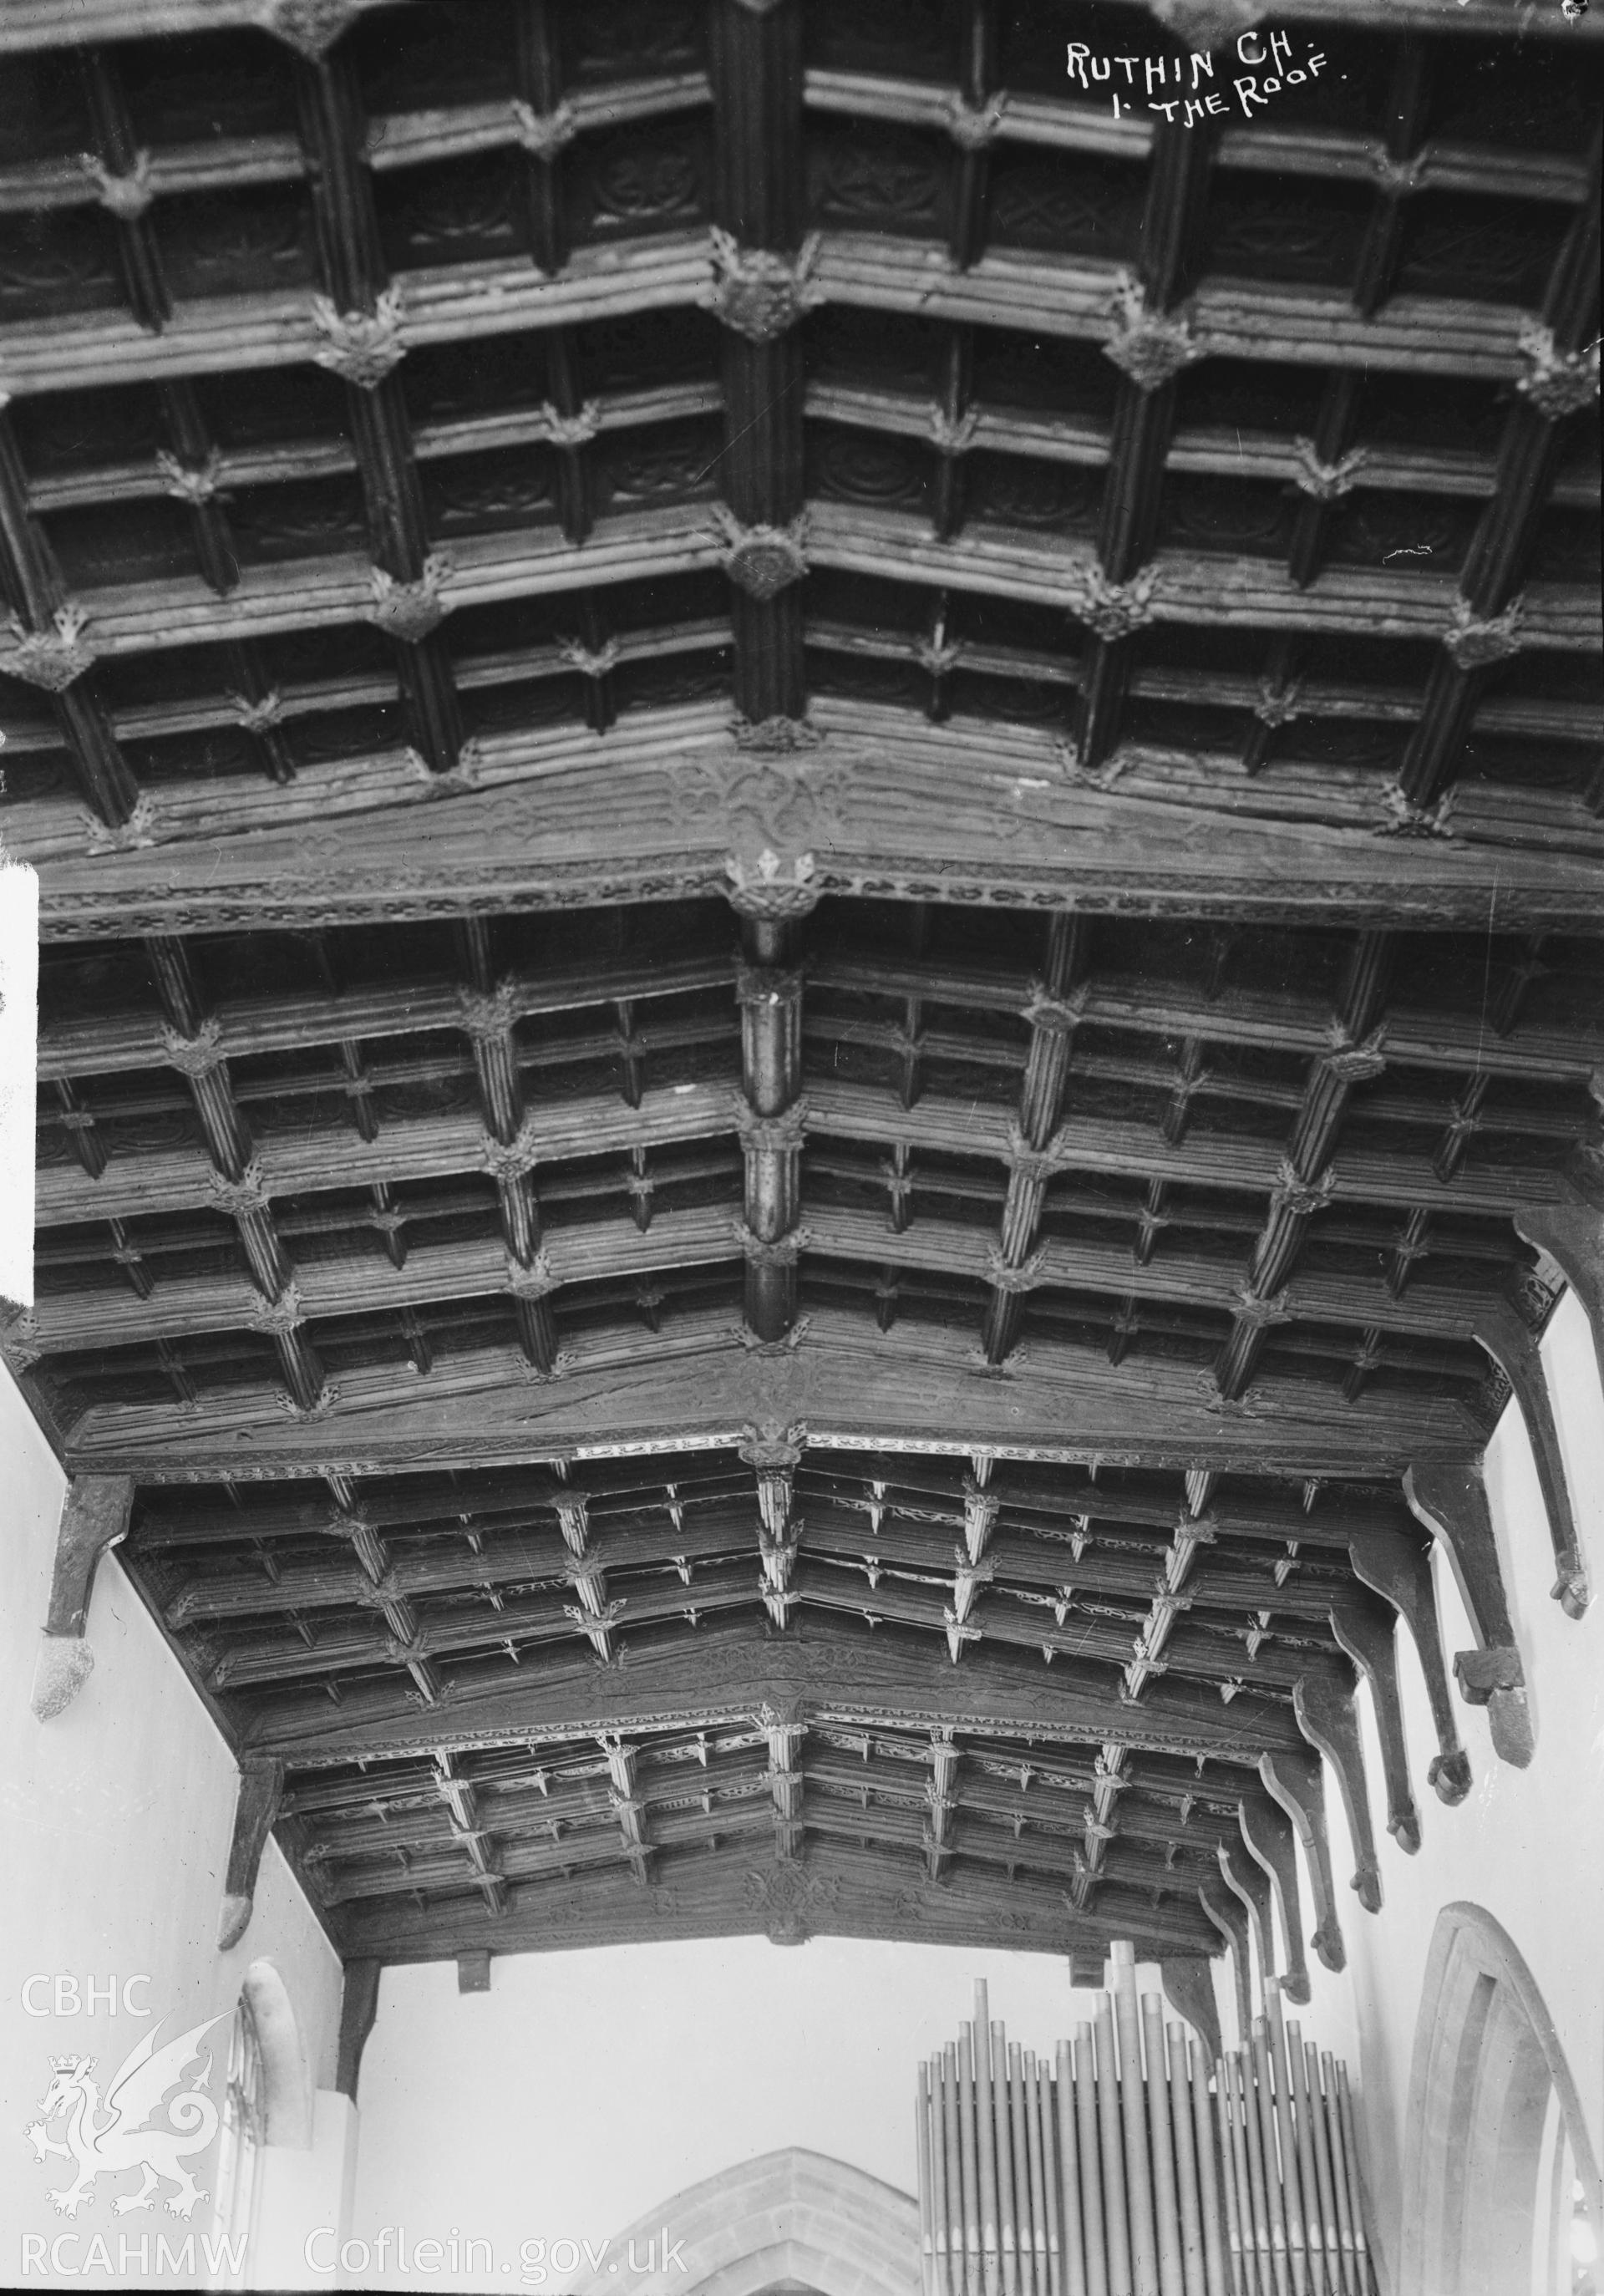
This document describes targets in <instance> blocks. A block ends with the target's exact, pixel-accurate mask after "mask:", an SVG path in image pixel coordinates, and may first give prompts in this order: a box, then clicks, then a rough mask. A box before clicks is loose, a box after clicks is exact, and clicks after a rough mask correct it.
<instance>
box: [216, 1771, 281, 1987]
mask: <svg viewBox="0 0 1604 2296" xmlns="http://www.w3.org/2000/svg"><path fill="white" fill-rule="evenodd" d="M283 1791H284V1765H283V1764H282V1762H280V1761H275V1760H268V1761H251V1760H246V1761H244V1762H242V1763H241V1765H240V1791H239V1798H238V1800H236V1802H235V1804H234V1823H233V1841H231V1842H230V1844H229V1849H228V1872H227V1874H226V1876H225V1881H224V1883H223V1910H222V1912H221V1914H220V1915H218V1919H217V1951H218V1952H219V1953H227V1952H228V1950H229V1948H231V1947H233V1946H236V1945H238V1944H239V1942H240V1939H241V1938H242V1937H243V1936H244V1934H245V1932H246V1931H247V1929H248V1928H249V1927H250V1916H251V1913H252V1911H253V1909H254V1907H255V1902H256V1885H257V1874H258V1870H259V1869H260V1866H261V1863H262V1851H263V1849H265V1848H266V1842H267V1836H268V1835H269V1834H270V1833H272V1831H273V1821H274V1818H275V1817H276V1816H278V1807H279V1802H280V1800H281V1798H282V1794H283Z"/></svg>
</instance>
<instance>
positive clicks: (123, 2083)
mask: <svg viewBox="0 0 1604 2296" xmlns="http://www.w3.org/2000/svg"><path fill="white" fill-rule="evenodd" d="M221 2021H222V2020H221V2019H220V2018H217V2017H209V2018H208V2019H207V2021H206V2022H205V2023H204V2024H203V2025H192V2027H191V2028H190V2030H189V2031H188V2032H187V2033H180V2034H179V2035H178V2037H177V2038H176V2040H171V2041H168V2042H167V2043H165V2044H164V2046H162V2047H161V2048H160V2049H159V2048H158V2047H157V2046H156V2037H157V2035H158V2034H159V2033H160V2030H161V2028H160V2025H157V2026H154V2027H153V2028H152V2029H151V2031H150V2032H148V2033H147V2034H145V2036H144V2038H143V2039H142V2040H141V2041H140V2042H139V2044H138V2046H136V2047H135V2048H134V2049H132V2050H131V2051H130V2052H129V2054H127V2056H126V2057H125V2058H124V2060H123V2062H122V2063H121V2064H120V2065H119V2067H118V2069H117V2071H116V2072H115V2073H113V2074H112V2076H111V2079H110V2082H109V2083H108V2084H107V2087H106V2094H105V2098H104V2100H103V2102H102V2097H101V2094H100V2090H99V2088H98V2087H97V2086H96V2084H95V2082H94V2079H93V2075H94V2065H95V2060H94V2058H93V2057H53V2058H52V2060H51V2068H52V2079H51V2083H50V2087H48V2088H47V2089H46V2090H45V2094H44V2095H43V2096H42V2097H41V2098H40V2100H39V2112H40V2114H41V2116H42V2117H41V2118H40V2119H39V2120H36V2121H35V2122H33V2124H32V2125H31V2127H30V2128H29V2129H28V2130H27V2132H26V2134H27V2136H28V2138H29V2142H30V2143H31V2144H32V2145H33V2148H34V2153H35V2157H36V2158H37V2160H38V2161H40V2162H43V2161H46V2160H48V2159H50V2158H51V2156H52V2155H54V2156H55V2157H56V2158H57V2159H59V2160H62V2161H76V2162H77V2163H78V2169H77V2173H76V2175H75V2176H74V2177H73V2178H72V2181H71V2183H70V2184H66V2185H54V2186H53V2188H52V2190H51V2194H50V2197H51V2200H52V2201H53V2202H54V2204H55V2208H56V2211H57V2213H58V2215H61V2216H64V2217H75V2216H77V2214H78V2210H79V2208H80V2207H81V2206H82V2204H83V2202H85V2201H86V2200H88V2199H89V2198H90V2197H91V2195H92V2194H93V2192H94V2185H95V2184H96V2183H97V2181H98V2180H99V2179H100V2178H101V2177H120V2176H122V2175H123V2174H124V2173H125V2171H127V2169H139V2170H140V2171H141V2175H142V2182H141V2184H140V2186H139V2190H138V2191H137V2192H135V2193H126V2194H121V2195H120V2196H119V2198H118V2199H117V2200H115V2201H113V2202H112V2203H111V2205H112V2208H113V2209H114V2210H116V2212H117V2214H118V2215H119V2217H121V2216H127V2214H128V2212H129V2210H131V2209H148V2208H150V2207H151V2204H152V2202H154V2200H155V2198H156V2195H157V2193H158V2190H159V2189H160V2185H161V2183H162V2181H163V2179H164V2178H166V2179H168V2180H169V2181H170V2182H171V2183H173V2184H174V2185H176V2186H177V2188H178V2189H177V2191H176V2192H175V2193H173V2194H169V2196H168V2199H167V2201H166V2202H165V2206H166V2208H167V2210H168V2214H169V2215H170V2216H176V2217H187V2216H189V2215H190V2214H191V2213H192V2210H193V2209H194V2207H195V2204H196V2202H198V2201H203V2200H205V2198H206V2197H207V2196H206V2194H205V2193H204V2192H203V2191H202V2190H201V2187H200V2186H199V2185H197V2184H196V2182H195V2180H194V2178H193V2177H192V2176H191V2174H190V2172H189V2170H188V2169H186V2168H185V2167H184V2158H183V2156H184V2154H185V2153H204V2152H205V2150H206V2148H207V2146H208V2145H209V2144H210V2143H211V2141H212V2139H213V2137H214V2136H216V2135H217V2106H216V2104H215V2103H213V2102H212V2099H211V2098H210V2097H209V2096H206V2095H202V2094H201V2092H202V2091H203V2090H204V2089H205V2087H206V2085H207V2083H208V2081H209V2079H211V2071H212V2058H211V2054H210V2052H208V2054H207V2059H206V2066H205V2070H204V2071H201V2072H199V2073H197V2074H196V2076H195V2078H194V2079H193V2080H192V2081H191V2082H190V2084H189V2087H187V2088H186V2089H185V2090H184V2093H183V2094H182V2095H179V2096H176V2097H174V2098H173V2099H172V2101H171V2103H168V2105H167V2107H166V2112H167V2119H168V2126H167V2127H166V2128H160V2127H152V2126H151V2115H152V2114H153V2113H154V2112H156V2110H157V2108H158V2107H159V2106H160V2105H161V2104H162V2102H163V2100H164V2099H165V2098H166V2096H167V2094H168V2090H169V2089H171V2088H174V2087H176V2086H177V2084H178V2082H179V2081H180V2080H182V2079H183V2078H184V2071H185V2069H186V2067H187V2066H188V2065H189V2064H190V2062H192V2059H194V2058H195V2057H198V2056H199V2055H200V2054H201V2050H200V2041H201V2035H202V2034H203V2033H207V2032H209V2031H210V2030H211V2028H212V2027H213V2026H214V2025H216V2024H219V2023H220V2022H221ZM61 2119H65V2120H66V2123H67V2141H66V2143H65V2144H62V2143H61V2142H60V2141H59V2140H58V2139H57V2138H55V2137H53V2136H51V2134H50V2126H51V2123H52V2122H53V2121H54V2120H61Z"/></svg>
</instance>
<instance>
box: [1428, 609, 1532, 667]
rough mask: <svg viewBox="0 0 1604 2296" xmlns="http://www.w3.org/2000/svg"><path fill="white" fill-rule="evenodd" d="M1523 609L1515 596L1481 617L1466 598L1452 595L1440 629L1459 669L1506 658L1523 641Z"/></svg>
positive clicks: (1517, 649) (1518, 649)
mask: <svg viewBox="0 0 1604 2296" xmlns="http://www.w3.org/2000/svg"><path fill="white" fill-rule="evenodd" d="M1524 621H1525V610H1524V607H1523V605H1522V603H1521V601H1520V600H1519V599H1518V598H1517V599H1516V600H1515V601H1514V603H1512V604H1511V605H1508V606H1506V607H1505V608H1504V610H1503V611H1502V614H1494V615H1493V616H1491V617H1490V619H1487V620H1485V621H1483V620H1481V619H1479V618H1478V617H1477V614H1476V612H1475V611H1474V609H1473V608H1472V606H1471V604H1470V602H1469V599H1468V598H1456V599H1455V601H1454V604H1453V620H1452V621H1451V622H1450V623H1449V625H1448V627H1447V629H1446V630H1444V633H1443V644H1444V646H1445V647H1446V648H1447V650H1448V652H1449V653H1450V654H1451V655H1452V656H1453V660H1454V662H1455V664H1456V666H1457V667H1458V668H1461V669H1480V668H1483V667H1485V664H1486V663H1488V662H1494V661H1507V660H1509V658H1510V655H1511V654H1513V653H1518V652H1520V649H1521V647H1522V645H1523V644H1524V643H1525V635H1524V629H1523V624H1524Z"/></svg>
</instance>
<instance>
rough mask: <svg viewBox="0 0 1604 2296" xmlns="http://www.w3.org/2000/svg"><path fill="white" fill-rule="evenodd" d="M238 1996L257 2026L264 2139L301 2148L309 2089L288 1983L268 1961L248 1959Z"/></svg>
mask: <svg viewBox="0 0 1604 2296" xmlns="http://www.w3.org/2000/svg"><path fill="white" fill-rule="evenodd" d="M240 1997H241V2000H242V2001H243V2002H244V2003H245V2005H246V2006H247V2007H248V2008H249V2010H250V2015H251V2021H252V2022H253V2023H254V2024H255V2026H256V2035H257V2046H258V2048H259V2049H260V2051H261V2056H262V2084H263V2089H264V2092H265V2094H264V2100H263V2102H264V2107H265V2117H266V2141H267V2143H268V2144H282V2145H289V2146H291V2147H293V2148H295V2149H296V2150H298V2151H300V2150H304V2149H305V2148H306V2146H307V2145H308V2144H311V2142H312V2091H311V2085H310V2083H309V2081H308V2080H307V2055H306V2051H305V2050H304V2049H303V2047H302V2046H301V2037H300V2027H299V2023H298V2022H297V2021H296V2015H295V2004H294V2003H293V2002H292V2001H291V1998H290V1989H289V1987H288V1986H287V1985H286V1984H285V1983H284V1980H283V1979H282V1977H281V1976H280V1975H279V1972H278V1971H277V1970H276V1969H275V1968H274V1964H273V1963H272V1962H271V1961H268V1960H266V1959H263V1960H259V1961H253V1962H252V1963H251V1964H250V1968H249V1969H248V1970H247V1971H246V1972H245V1980H244V1983H243V1984H242V1985H241V1988H240Z"/></svg>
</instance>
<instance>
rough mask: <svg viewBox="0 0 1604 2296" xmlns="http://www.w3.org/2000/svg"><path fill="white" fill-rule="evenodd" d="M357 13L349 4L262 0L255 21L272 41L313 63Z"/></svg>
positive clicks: (340, 0)
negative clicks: (271, 36) (282, 43)
mask: <svg viewBox="0 0 1604 2296" xmlns="http://www.w3.org/2000/svg"><path fill="white" fill-rule="evenodd" d="M359 14H360V10H359V9H357V8H356V6H354V5H353V4H352V0H265V4H264V5H263V6H261V7H260V8H258V11H257V21H258V24H259V25H260V26H261V28H262V29H263V30H264V31H265V32H271V33H272V35H273V37H274V39H275V40H282V41H283V42H284V44H285V45H286V46H287V47H291V48H294V49H295V50H296V51H297V52H298V53H299V54H300V55H303V56H307V57H309V58H310V59H311V61H313V62H314V63H316V62H318V61H320V60H321V59H322V58H323V56H326V55H327V53H329V50H330V49H331V47H332V46H333V45H334V43H335V41H336V40H338V39H339V38H340V35H341V34H342V33H343V32H346V31H348V29H349V28H350V27H351V25H353V24H354V23H355V22H356V18H357V16H358V15H359Z"/></svg>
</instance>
